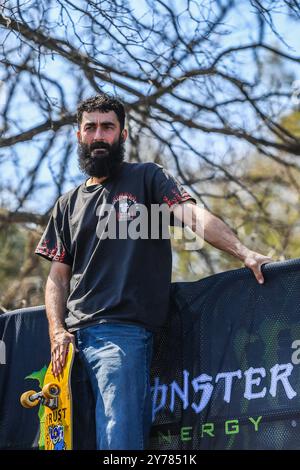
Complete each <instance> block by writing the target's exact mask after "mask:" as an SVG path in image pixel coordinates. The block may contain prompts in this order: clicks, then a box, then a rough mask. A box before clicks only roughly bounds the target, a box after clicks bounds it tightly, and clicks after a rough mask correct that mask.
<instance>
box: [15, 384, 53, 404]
mask: <svg viewBox="0 0 300 470" xmlns="http://www.w3.org/2000/svg"><path fill="white" fill-rule="evenodd" d="M59 394H60V388H59V386H58V385H57V384H54V383H48V384H46V385H44V387H43V389H42V391H41V392H35V390H28V391H27V392H24V393H23V394H22V395H21V398H20V402H21V405H22V406H24V408H33V407H34V406H37V405H38V404H40V403H41V404H42V405H44V406H47V407H48V408H50V409H51V410H55V409H56V408H57V407H58V395H59Z"/></svg>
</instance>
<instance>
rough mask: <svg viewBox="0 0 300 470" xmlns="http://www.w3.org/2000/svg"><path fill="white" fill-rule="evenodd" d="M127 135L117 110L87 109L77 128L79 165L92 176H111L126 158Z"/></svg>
mask: <svg viewBox="0 0 300 470" xmlns="http://www.w3.org/2000/svg"><path fill="white" fill-rule="evenodd" d="M126 138H127V130H126V129H123V131H122V132H121V129H120V123H119V120H118V117H117V115H116V113H115V112H114V111H108V112H107V113H102V112H100V111H93V112H91V113H87V112H86V111H85V112H84V113H83V116H82V122H81V125H80V129H79V130H78V132H77V139H78V155H79V166H80V168H81V169H82V170H83V172H84V173H86V174H88V175H89V176H96V177H101V176H112V175H113V174H114V173H115V171H116V170H117V169H118V167H119V166H120V164H121V163H122V161H123V158H124V151H125V149H124V142H125V140H126Z"/></svg>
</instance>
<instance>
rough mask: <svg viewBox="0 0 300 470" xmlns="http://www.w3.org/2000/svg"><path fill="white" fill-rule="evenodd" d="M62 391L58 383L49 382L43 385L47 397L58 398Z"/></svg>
mask: <svg viewBox="0 0 300 470" xmlns="http://www.w3.org/2000/svg"><path fill="white" fill-rule="evenodd" d="M59 393H60V388H59V386H58V385H57V384H54V383H49V384H46V385H44V387H43V395H44V397H46V398H56V397H57V396H58V395H59Z"/></svg>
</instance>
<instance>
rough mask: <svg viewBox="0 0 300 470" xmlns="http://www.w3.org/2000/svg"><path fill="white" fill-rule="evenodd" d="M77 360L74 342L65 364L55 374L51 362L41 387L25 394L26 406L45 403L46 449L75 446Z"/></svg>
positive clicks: (43, 430) (44, 427)
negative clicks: (73, 379) (74, 375)
mask: <svg viewBox="0 0 300 470" xmlns="http://www.w3.org/2000/svg"><path fill="white" fill-rule="evenodd" d="M73 361H74V347H73V344H72V343H70V344H69V346H68V352H67V356H66V362H65V365H64V368H63V370H62V372H61V373H60V375H59V376H57V377H54V375H53V373H52V364H51V362H50V364H49V366H48V369H47V372H46V375H45V378H44V385H43V388H42V390H41V391H39V392H35V391H34V390H29V391H27V392H24V393H23V394H22V395H21V398H20V401H21V404H22V406H24V407H25V408H32V407H34V406H36V405H39V404H41V405H44V407H45V414H44V420H43V421H44V423H43V424H44V426H43V427H41V432H44V437H45V439H44V442H45V450H71V449H72V448H73V415H72V414H73V413H72V391H71V372H72V365H73Z"/></svg>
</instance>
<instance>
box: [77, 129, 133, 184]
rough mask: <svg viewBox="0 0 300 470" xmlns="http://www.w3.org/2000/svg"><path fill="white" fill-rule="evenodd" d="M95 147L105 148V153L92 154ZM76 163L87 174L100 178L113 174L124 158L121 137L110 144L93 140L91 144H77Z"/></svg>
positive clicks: (123, 145)
mask: <svg viewBox="0 0 300 470" xmlns="http://www.w3.org/2000/svg"><path fill="white" fill-rule="evenodd" d="M96 148H105V149H107V153H106V154H105V155H98V156H97V155H96V156H94V157H93V156H92V155H91V153H92V151H93V150H94V149H96ZM77 153H78V163H79V168H80V169H81V171H82V172H83V173H85V174H86V175H88V176H95V177H97V178H101V177H102V176H106V177H113V176H115V175H116V174H117V173H118V171H119V169H120V166H121V164H122V162H123V160H124V155H125V144H124V141H123V139H122V138H120V139H119V141H118V142H114V143H113V144H112V145H109V144H104V143H102V142H101V143H100V142H95V143H93V144H91V145H88V144H83V143H79V144H78V150H77Z"/></svg>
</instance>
